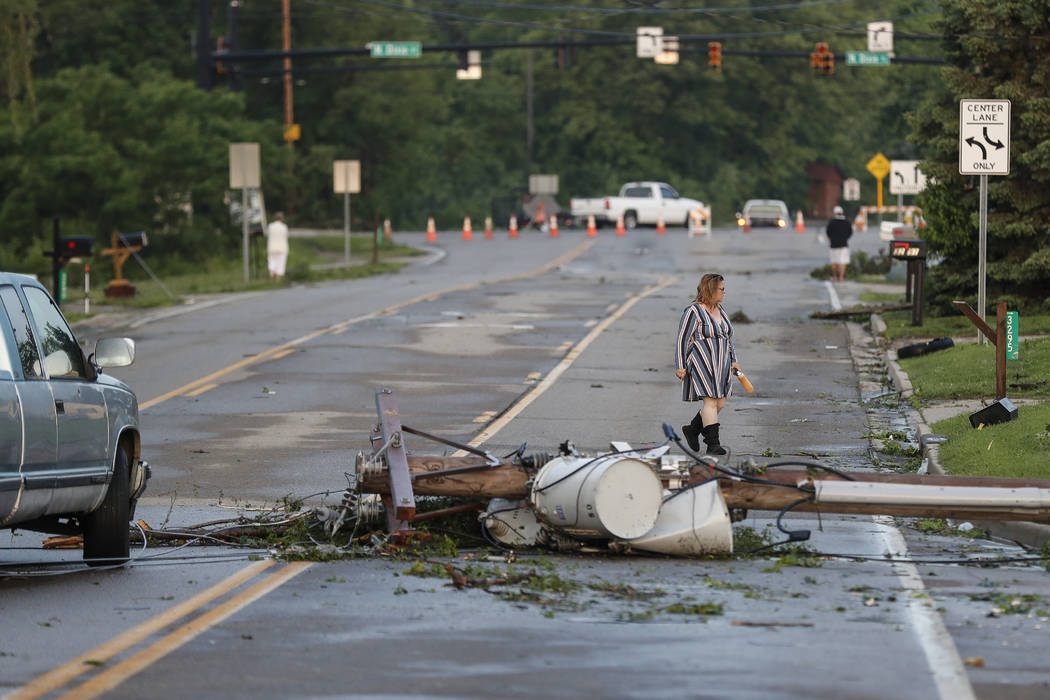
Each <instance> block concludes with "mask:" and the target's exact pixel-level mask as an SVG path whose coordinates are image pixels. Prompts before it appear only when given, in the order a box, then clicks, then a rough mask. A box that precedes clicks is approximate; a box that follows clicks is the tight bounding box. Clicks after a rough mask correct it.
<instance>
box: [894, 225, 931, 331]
mask: <svg viewBox="0 0 1050 700" xmlns="http://www.w3.org/2000/svg"><path fill="white" fill-rule="evenodd" d="M890 257H891V258H893V259H894V260H905V261H907V263H908V277H907V280H906V282H905V298H906V299H907V300H908V301H910V302H912V308H911V325H913V326H921V325H922V312H923V287H924V286H925V284H926V241H918V240H908V239H903V238H902V239H897V240H893V241H890Z"/></svg>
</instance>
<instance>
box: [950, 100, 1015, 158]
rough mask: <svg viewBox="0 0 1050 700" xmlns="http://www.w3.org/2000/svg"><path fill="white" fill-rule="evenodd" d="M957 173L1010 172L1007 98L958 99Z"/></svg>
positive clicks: (1008, 105)
mask: <svg viewBox="0 0 1050 700" xmlns="http://www.w3.org/2000/svg"><path fill="white" fill-rule="evenodd" d="M959 174H960V175H1009V174H1010V100H959Z"/></svg>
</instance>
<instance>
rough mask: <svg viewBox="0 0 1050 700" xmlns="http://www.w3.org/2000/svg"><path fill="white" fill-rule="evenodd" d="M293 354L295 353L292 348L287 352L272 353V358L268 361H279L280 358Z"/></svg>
mask: <svg viewBox="0 0 1050 700" xmlns="http://www.w3.org/2000/svg"><path fill="white" fill-rule="evenodd" d="M293 352H295V350H294V349H293V348H288V349H287V350H282V351H281V352H278V353H274V355H273V357H271V358H270V359H271V360H279V359H281V358H282V357H288V356H289V355H291V354H292V353H293Z"/></svg>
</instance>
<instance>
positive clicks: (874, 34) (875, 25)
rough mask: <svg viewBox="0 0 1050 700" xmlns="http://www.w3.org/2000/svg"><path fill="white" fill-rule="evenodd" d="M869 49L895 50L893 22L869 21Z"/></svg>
mask: <svg viewBox="0 0 1050 700" xmlns="http://www.w3.org/2000/svg"><path fill="white" fill-rule="evenodd" d="M868 51H877V52H879V53H890V52H892V51H893V22H868Z"/></svg>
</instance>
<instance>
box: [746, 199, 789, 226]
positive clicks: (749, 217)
mask: <svg viewBox="0 0 1050 700" xmlns="http://www.w3.org/2000/svg"><path fill="white" fill-rule="evenodd" d="M789 218H790V216H789V214H788V208H787V204H785V203H784V202H783V201H781V200H779V199H749V200H747V202H745V203H744V208H743V210H742V211H741V212H740V214H739V215H738V216H737V221H736V223H737V226H739V227H741V228H755V227H758V226H775V227H776V228H787V225H788V219H789Z"/></svg>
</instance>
